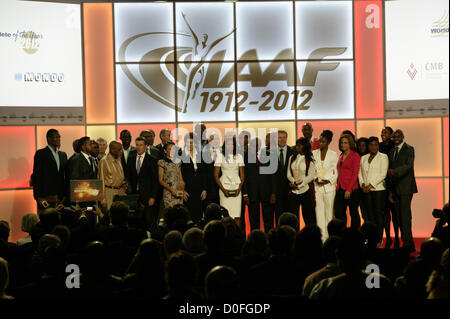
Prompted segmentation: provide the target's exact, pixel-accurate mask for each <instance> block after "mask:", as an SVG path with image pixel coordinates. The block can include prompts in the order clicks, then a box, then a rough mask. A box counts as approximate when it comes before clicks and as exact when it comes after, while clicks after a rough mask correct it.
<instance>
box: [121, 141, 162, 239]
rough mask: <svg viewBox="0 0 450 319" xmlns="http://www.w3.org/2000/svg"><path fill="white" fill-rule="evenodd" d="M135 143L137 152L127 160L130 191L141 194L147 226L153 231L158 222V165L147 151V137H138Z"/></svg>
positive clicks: (140, 199)
mask: <svg viewBox="0 0 450 319" xmlns="http://www.w3.org/2000/svg"><path fill="white" fill-rule="evenodd" d="M135 143H136V152H133V153H131V154H130V155H129V157H128V162H127V172H128V176H127V181H128V185H129V187H128V192H129V193H132V194H139V195H140V198H139V201H140V202H141V203H142V204H143V205H144V208H145V211H144V215H145V220H146V223H147V227H148V229H149V230H150V231H152V230H153V229H154V228H155V227H156V226H157V224H158V220H157V219H158V205H157V200H158V194H159V184H158V167H157V162H156V160H155V159H154V158H153V157H152V156H150V155H149V154H148V153H147V152H146V143H145V139H144V138H143V137H138V138H136V141H135Z"/></svg>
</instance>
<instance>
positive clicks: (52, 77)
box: [14, 72, 64, 83]
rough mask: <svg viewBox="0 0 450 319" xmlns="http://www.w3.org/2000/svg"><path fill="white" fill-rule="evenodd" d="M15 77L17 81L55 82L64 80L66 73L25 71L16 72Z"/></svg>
mask: <svg viewBox="0 0 450 319" xmlns="http://www.w3.org/2000/svg"><path fill="white" fill-rule="evenodd" d="M14 78H15V79H16V80H17V81H22V80H23V81H25V82H44V83H47V82H53V83H61V82H64V73H49V72H47V73H41V72H25V73H16V74H15V75H14Z"/></svg>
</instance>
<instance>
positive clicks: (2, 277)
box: [0, 257, 14, 300]
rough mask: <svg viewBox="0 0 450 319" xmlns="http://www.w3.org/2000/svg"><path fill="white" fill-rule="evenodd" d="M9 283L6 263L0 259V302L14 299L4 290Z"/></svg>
mask: <svg viewBox="0 0 450 319" xmlns="http://www.w3.org/2000/svg"><path fill="white" fill-rule="evenodd" d="M8 283H9V270H8V262H7V261H6V260H5V259H3V258H2V257H0V300H2V299H14V298H13V297H11V296H8V295H7V294H6V288H8Z"/></svg>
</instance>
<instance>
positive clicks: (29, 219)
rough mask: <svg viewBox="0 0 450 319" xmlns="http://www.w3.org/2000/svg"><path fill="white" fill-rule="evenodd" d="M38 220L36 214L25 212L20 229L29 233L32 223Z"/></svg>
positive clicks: (34, 223)
mask: <svg viewBox="0 0 450 319" xmlns="http://www.w3.org/2000/svg"><path fill="white" fill-rule="evenodd" d="M38 222H39V218H38V216H37V215H36V214H26V215H24V216H23V217H22V231H24V232H26V233H30V232H31V230H32V229H33V227H34V225H36V224H37V223H38Z"/></svg>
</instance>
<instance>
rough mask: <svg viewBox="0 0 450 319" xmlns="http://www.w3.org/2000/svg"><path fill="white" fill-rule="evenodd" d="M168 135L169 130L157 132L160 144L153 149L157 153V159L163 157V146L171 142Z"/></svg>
mask: <svg viewBox="0 0 450 319" xmlns="http://www.w3.org/2000/svg"><path fill="white" fill-rule="evenodd" d="M170 135H171V131H170V129H169V128H163V129H162V130H161V131H160V132H159V138H160V139H161V143H159V144H158V145H156V146H155V148H156V149H157V150H158V152H159V158H158V159H162V158H163V157H164V145H166V144H167V143H168V142H170V141H171V139H170Z"/></svg>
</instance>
